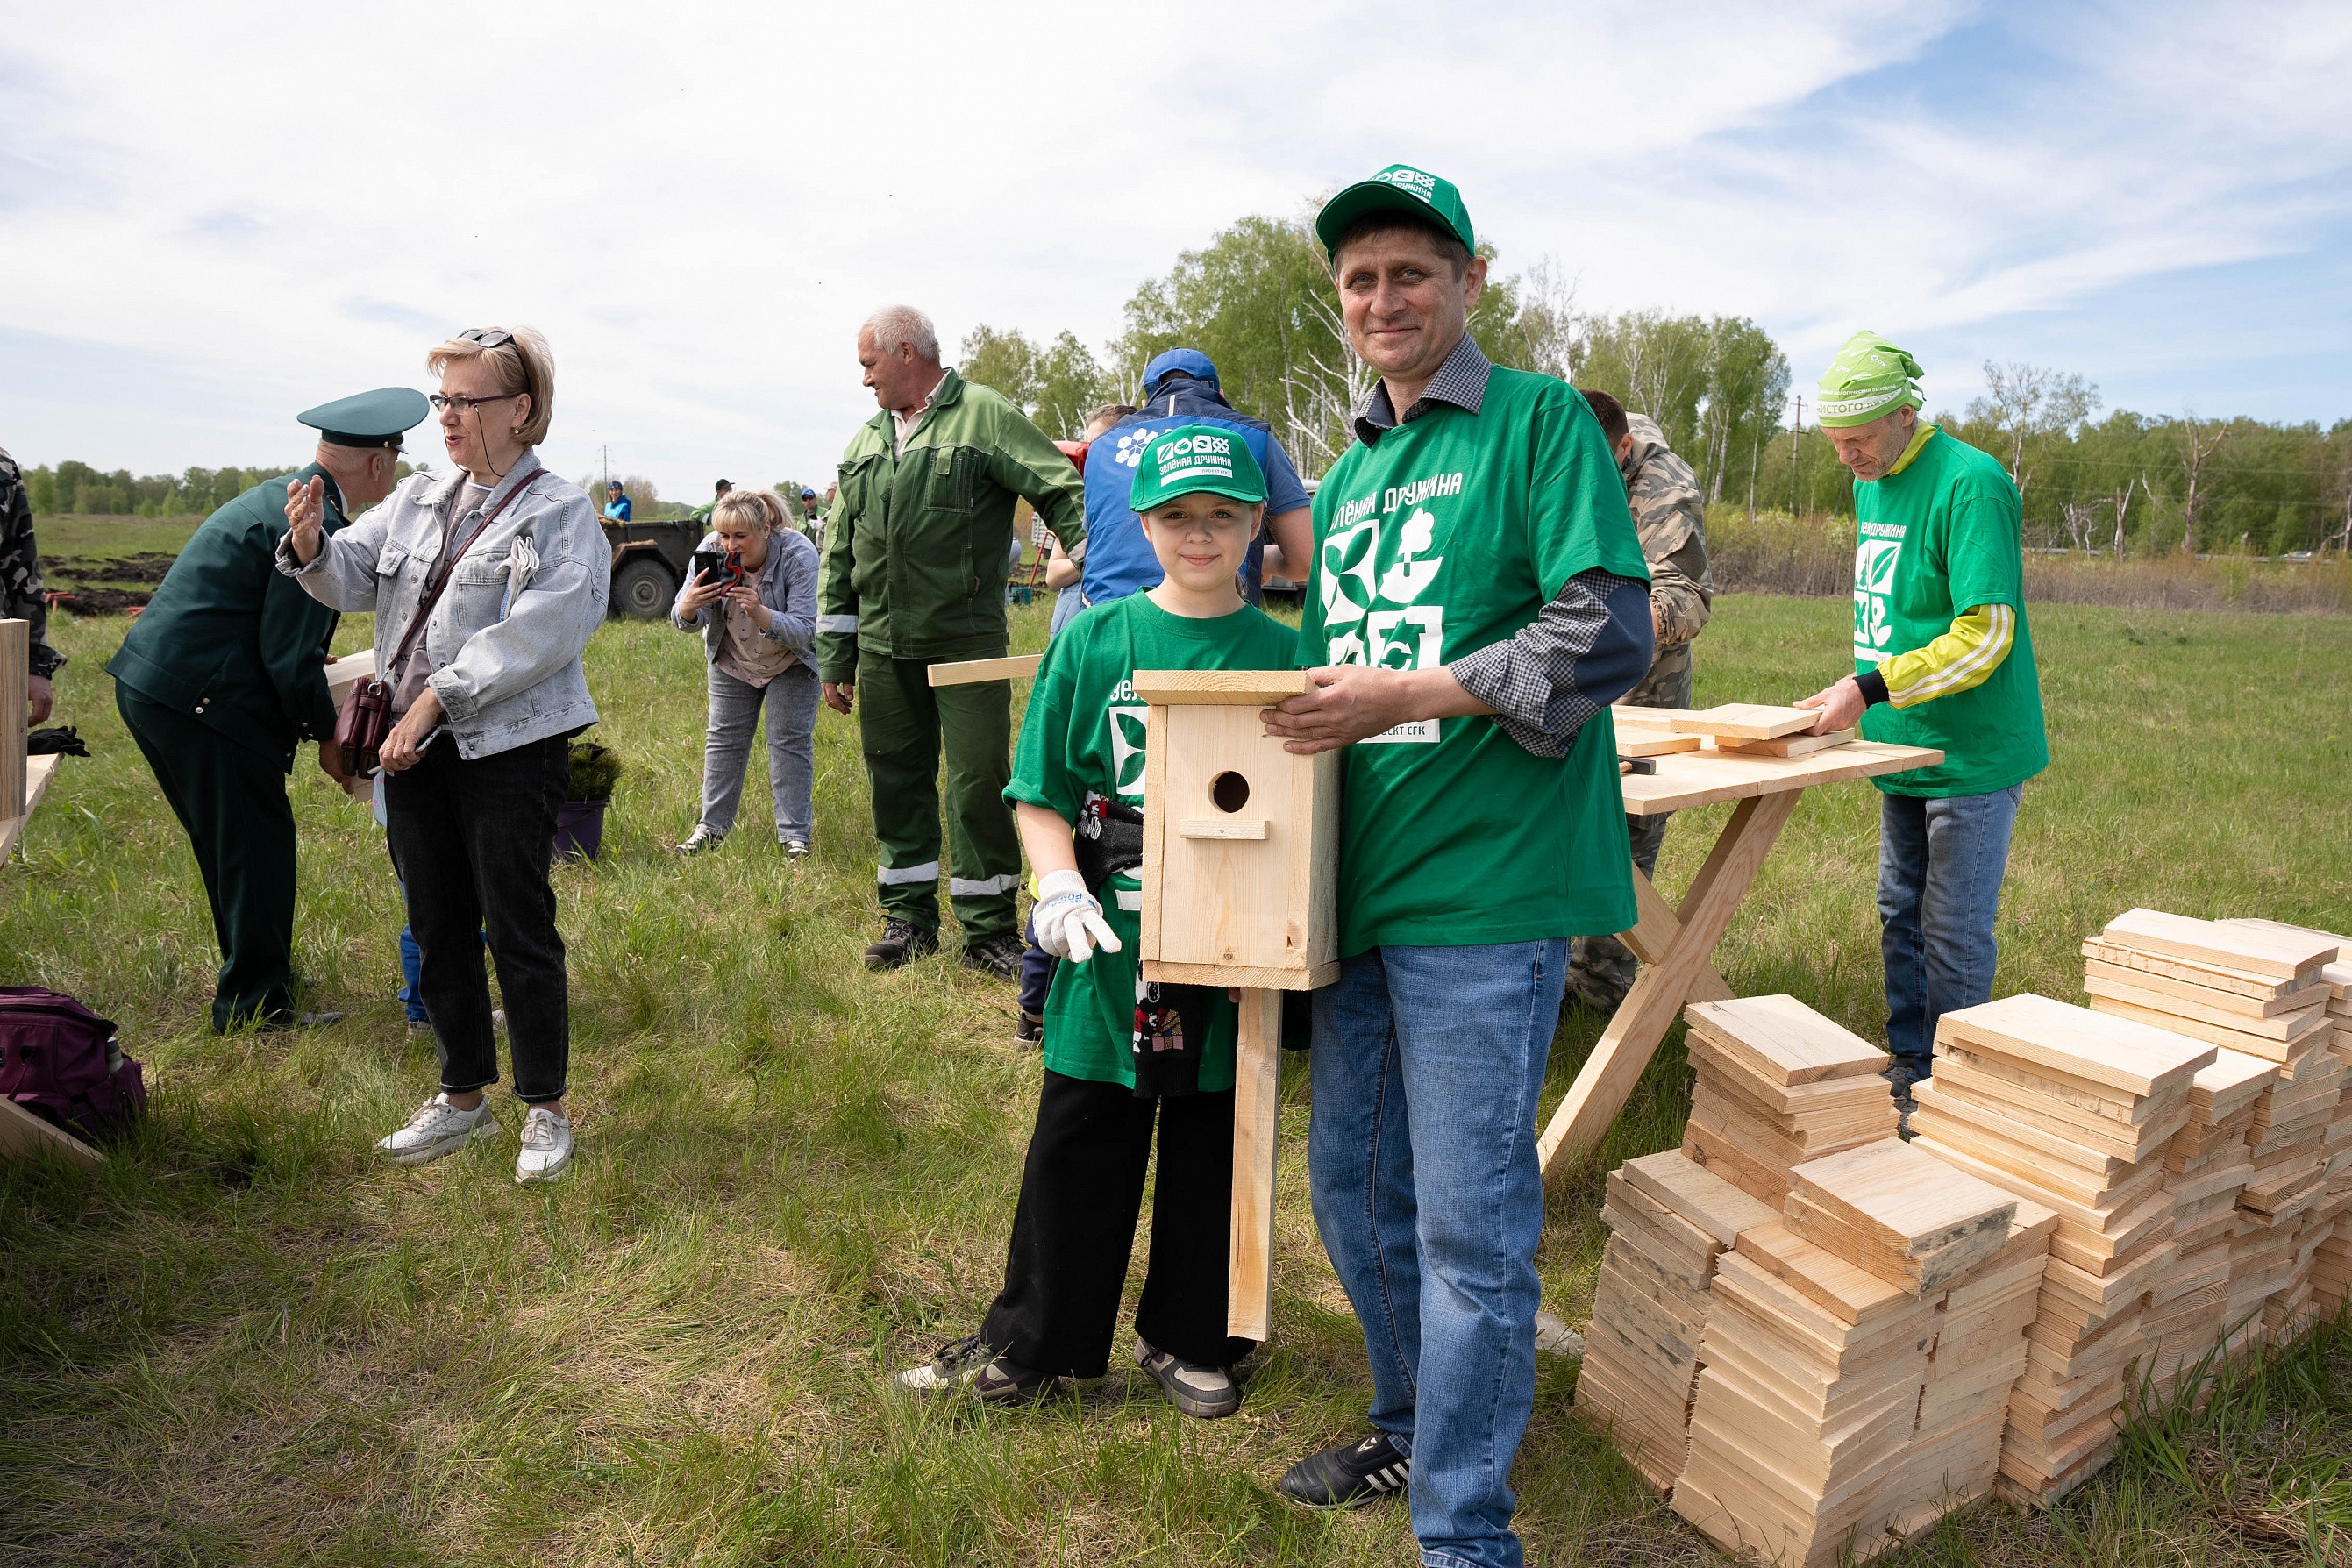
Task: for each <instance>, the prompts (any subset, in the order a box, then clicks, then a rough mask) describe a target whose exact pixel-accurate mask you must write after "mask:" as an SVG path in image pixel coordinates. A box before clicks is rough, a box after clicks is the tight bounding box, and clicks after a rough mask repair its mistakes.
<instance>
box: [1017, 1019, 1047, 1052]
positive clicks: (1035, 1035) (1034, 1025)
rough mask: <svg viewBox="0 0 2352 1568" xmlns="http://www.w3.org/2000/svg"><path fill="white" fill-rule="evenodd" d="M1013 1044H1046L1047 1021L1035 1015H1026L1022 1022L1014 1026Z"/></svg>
mask: <svg viewBox="0 0 2352 1568" xmlns="http://www.w3.org/2000/svg"><path fill="white" fill-rule="evenodd" d="M1013 1044H1014V1045H1016V1046H1042V1045H1044V1044H1045V1019H1043V1018H1040V1017H1039V1016H1037V1015H1036V1014H1034V1013H1024V1014H1022V1015H1021V1021H1020V1022H1019V1023H1017V1024H1015V1025H1013Z"/></svg>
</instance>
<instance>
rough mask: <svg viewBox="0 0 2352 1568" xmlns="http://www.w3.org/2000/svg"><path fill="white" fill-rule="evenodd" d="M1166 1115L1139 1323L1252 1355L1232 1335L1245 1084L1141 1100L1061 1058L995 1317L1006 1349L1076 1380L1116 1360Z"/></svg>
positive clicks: (1223, 1358)
mask: <svg viewBox="0 0 2352 1568" xmlns="http://www.w3.org/2000/svg"><path fill="white" fill-rule="evenodd" d="M1155 1121H1156V1122H1157V1123H1158V1129H1159V1134H1160V1173H1159V1179H1158V1182H1157V1183H1156V1184H1155V1186H1154V1190H1153V1193H1152V1199H1151V1262H1150V1268H1149V1271H1148V1272H1147V1273H1146V1274H1145V1276H1144V1281H1143V1298H1142V1300H1140V1301H1139V1302H1138V1303H1137V1305H1136V1309H1135V1331H1136V1332H1137V1333H1139V1334H1140V1335H1142V1336H1143V1338H1144V1339H1146V1340H1147V1341H1149V1342H1150V1343H1151V1345H1152V1346H1153V1348H1155V1349H1158V1350H1163V1351H1166V1352H1169V1353H1170V1354H1171V1355H1173V1356H1176V1357H1179V1358H1180V1359H1181V1360H1184V1361H1189V1362H1192V1363H1197V1364H1200V1365H1202V1366H1230V1365H1232V1364H1233V1363H1234V1362H1237V1361H1239V1360H1240V1359H1241V1358H1242V1357H1243V1356H1244V1355H1247V1354H1248V1353H1249V1352H1250V1350H1251V1348H1252V1347H1253V1345H1254V1344H1255V1341H1251V1340H1236V1339H1229V1338H1228V1337H1226V1334H1225V1262H1226V1258H1225V1247H1226V1239H1225V1233H1226V1223H1227V1217H1228V1215H1229V1212H1230V1210H1231V1208H1232V1205H1233V1175H1234V1095H1233V1090H1231V1089H1226V1090H1224V1091H1223V1093H1219V1094H1195V1095H1186V1096H1183V1097H1181V1098H1179V1099H1173V1100H1139V1099H1137V1098H1136V1096H1135V1091H1134V1090H1132V1089H1129V1088H1127V1087H1126V1086H1125V1085H1124V1084H1117V1083H1092V1082H1089V1081H1087V1079H1076V1078H1068V1077H1066V1076H1064V1075H1063V1074H1061V1073H1057V1072H1054V1071H1052V1070H1050V1069H1048V1070H1047V1072H1046V1074H1045V1088H1044V1089H1043V1090H1042V1092H1040V1094H1039V1095H1038V1098H1037V1129H1036V1131H1034V1132H1033V1133H1031V1134H1030V1137H1029V1158H1028V1161H1027V1163H1026V1164H1025V1165H1024V1167H1023V1170H1022V1173H1021V1202H1020V1205H1019V1206H1018V1207H1017V1208H1015V1209H1014V1210H1013V1245H1012V1247H1011V1248H1010V1250H1009V1251H1008V1253H1007V1255H1006V1257H1005V1259H1004V1289H1003V1293H1002V1294H1000V1295H999V1296H998V1297H997V1298H996V1304H995V1305H994V1306H992V1307H991V1308H990V1309H989V1311H988V1321H986V1322H985V1323H983V1324H982V1327H981V1338H982V1340H984V1341H986V1342H987V1343H988V1345H989V1347H990V1348H991V1349H992V1350H994V1351H995V1352H997V1353H998V1354H1000V1355H1009V1356H1011V1357H1012V1358H1013V1360H1014V1361H1016V1362H1019V1363H1021V1364H1022V1365H1023V1366H1025V1367H1029V1368H1031V1369H1033V1370H1034V1371H1037V1372H1045V1373H1054V1374H1055V1375H1057V1376H1062V1377H1100V1376H1101V1375H1102V1374H1103V1373H1104V1372H1106V1371H1107V1370H1108V1368H1109V1365H1110V1343H1111V1336H1112V1334H1113V1333H1114V1332H1115V1331H1117V1329H1118V1299H1119V1293H1120V1292H1121V1291H1122V1290H1123V1289H1125V1288H1126V1285H1127V1258H1128V1254H1129V1252H1130V1251H1132V1250H1133V1249H1134V1247H1135V1222H1136V1219H1137V1216H1138V1215H1139V1213H1140V1211H1141V1209H1142V1206H1143V1173H1144V1167H1145V1164H1146V1163H1147V1162H1148V1161H1149V1160H1150V1156H1151V1140H1152V1131H1153V1124H1154V1122H1155Z"/></svg>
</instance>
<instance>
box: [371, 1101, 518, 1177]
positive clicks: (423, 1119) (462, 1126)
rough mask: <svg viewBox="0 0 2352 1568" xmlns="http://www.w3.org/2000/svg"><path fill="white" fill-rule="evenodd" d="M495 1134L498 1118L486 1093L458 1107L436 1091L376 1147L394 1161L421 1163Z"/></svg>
mask: <svg viewBox="0 0 2352 1568" xmlns="http://www.w3.org/2000/svg"><path fill="white" fill-rule="evenodd" d="M498 1135H499V1119H498V1118H497V1117H496V1116H493V1115H492V1114H490V1101H489V1098H488V1096H487V1095H486V1096H484V1097H483V1099H482V1102H481V1104H479V1105H478V1106H476V1107H474V1109H473V1110H458V1109H457V1107H456V1106H454V1105H452V1104H450V1103H449V1097H448V1096H447V1095H446V1094H436V1095H435V1096H434V1097H433V1098H432V1099H430V1100H426V1101H425V1103H424V1104H423V1105H420V1106H418V1107H417V1108H416V1114H415V1115H414V1116H412V1117H410V1118H409V1119H408V1125H407V1126H405V1127H404V1128H402V1129H401V1130H400V1131H397V1132H394V1133H393V1134H392V1135H391V1136H389V1137H386V1138H381V1139H378V1140H377V1141H376V1147H377V1148H378V1149H380V1150H382V1151H383V1152H384V1153H385V1154H388V1155H390V1156H391V1157H392V1159H393V1160H394V1162H395V1163H399V1164H403V1165H422V1164H425V1163H426V1162H428V1161H432V1160H438V1159H439V1158H441V1156H442V1155H444V1154H454V1153H456V1152H457V1151H458V1150H460V1149H463V1148H464V1147H465V1146H466V1145H467V1144H468V1143H471V1142H474V1140H476V1139H478V1138H495V1137H497V1136H498Z"/></svg>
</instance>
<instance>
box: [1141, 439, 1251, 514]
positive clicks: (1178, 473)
mask: <svg viewBox="0 0 2352 1568" xmlns="http://www.w3.org/2000/svg"><path fill="white" fill-rule="evenodd" d="M1195 490H1208V491H1210V492H1211V493H1213V494H1215V495H1221V496H1230V497H1232V498H1233V499H1234V500H1246V501H1262V500H1265V474H1264V473H1262V472H1260V471H1259V469H1258V466H1257V459H1256V458H1254V457H1252V456H1250V449H1249V442H1248V441H1247V440H1246V439H1244V437H1243V436H1242V433H1241V432H1240V431H1238V430H1235V429H1234V428H1232V427H1230V426H1226V427H1224V428H1220V427H1218V426H1214V425H1182V426H1178V427H1177V428H1175V429H1173V430H1171V431H1169V432H1168V433H1167V434H1165V435H1163V436H1160V437H1154V438H1153V439H1152V441H1151V442H1150V445H1148V446H1146V447H1144V448H1143V460H1142V461H1141V462H1139V463H1138V464H1136V466H1135V488H1134V489H1131V490H1129V492H1128V497H1127V504H1128V505H1129V507H1131V508H1133V509H1134V510H1137V511H1150V510H1151V509H1152V508H1153V507H1156V506H1165V505H1167V504H1168V503H1169V502H1170V501H1171V500H1175V499H1176V498H1177V497H1178V496H1185V495H1191V494H1192V493H1193V492H1194V491H1195Z"/></svg>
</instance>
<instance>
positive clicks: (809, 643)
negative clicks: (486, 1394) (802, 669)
mask: <svg viewBox="0 0 2352 1568" xmlns="http://www.w3.org/2000/svg"><path fill="white" fill-rule="evenodd" d="M695 548H696V549H697V550H717V551H720V552H724V551H725V549H726V546H725V545H723V544H721V543H720V542H719V535H717V534H716V533H712V534H709V535H706V536H705V537H704V539H703V541H702V542H701V543H699V544H698V545H696V546H695ZM816 571H817V559H816V546H815V545H814V544H811V543H810V542H808V537H807V535H805V534H803V533H802V532H801V531H799V530H798V529H794V528H780V529H777V530H776V531H774V532H772V533H771V534H769V535H768V559H767V560H766V561H765V562H763V563H761V566H760V575H759V578H758V579H757V581H756V582H755V583H754V584H753V585H754V586H755V587H757V588H758V589H759V591H760V603H761V604H762V605H766V606H767V607H768V608H769V609H771V610H773V611H774V612H775V613H776V622H775V625H773V626H763V627H761V636H763V637H766V638H767V639H768V640H769V641H770V642H772V643H777V644H780V645H781V646H782V647H788V648H790V649H792V650H793V652H794V653H796V654H798V655H800V656H801V662H802V663H803V664H805V665H809V666H811V667H812V668H814V665H815V663H816ZM693 588H694V579H693V578H692V577H690V576H689V577H688V579H687V581H686V585H685V586H684V587H682V588H680V589H678V591H677V599H676V600H674V601H673V602H672V603H671V605H670V607H669V624H670V625H672V626H676V627H677V629H678V630H680V631H682V632H690V631H693V630H695V629H697V628H698V627H699V628H700V630H701V632H702V657H703V658H705V659H708V660H711V661H714V662H715V661H716V660H717V659H718V658H719V649H720V647H723V646H724V645H725V644H726V641H727V617H726V616H724V615H722V614H720V613H719V612H720V607H721V606H722V605H724V604H725V603H726V601H725V600H723V599H722V600H720V601H719V604H716V605H703V606H702V607H701V608H700V609H698V610H697V611H695V612H694V613H693V614H692V615H688V614H687V613H686V610H685V608H684V606H685V604H686V596H687V595H688V593H690V592H692V591H693Z"/></svg>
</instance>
